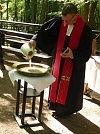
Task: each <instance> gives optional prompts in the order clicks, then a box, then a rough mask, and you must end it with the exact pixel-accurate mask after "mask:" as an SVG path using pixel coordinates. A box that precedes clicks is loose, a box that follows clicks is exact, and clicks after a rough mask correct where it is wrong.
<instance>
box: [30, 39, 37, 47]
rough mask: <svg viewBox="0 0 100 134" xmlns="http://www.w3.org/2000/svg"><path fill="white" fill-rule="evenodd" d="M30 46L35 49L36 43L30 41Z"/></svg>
mask: <svg viewBox="0 0 100 134" xmlns="http://www.w3.org/2000/svg"><path fill="white" fill-rule="evenodd" d="M29 46H30V47H34V48H35V47H36V41H35V40H30V41H29Z"/></svg>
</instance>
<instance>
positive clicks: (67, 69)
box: [50, 16, 84, 105]
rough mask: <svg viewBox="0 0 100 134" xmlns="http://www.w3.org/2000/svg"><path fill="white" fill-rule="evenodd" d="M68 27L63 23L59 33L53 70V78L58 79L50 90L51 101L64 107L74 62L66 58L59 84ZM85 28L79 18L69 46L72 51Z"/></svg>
mask: <svg viewBox="0 0 100 134" xmlns="http://www.w3.org/2000/svg"><path fill="white" fill-rule="evenodd" d="M67 27H68V25H67V24H66V23H65V22H64V21H63V22H62V24H61V28H60V32H59V37H58V44H57V50H56V57H55V63H54V69H53V76H54V77H55V78H56V81H55V82H54V83H53V84H52V85H51V89H50V101H52V102H54V103H55V102H57V103H60V104H63V105H64V104H65V102H66V97H67V93H68V87H69V83H70V78H71V74H72V70H73V62H72V61H71V59H70V58H66V59H65V62H64V67H63V70H62V74H61V78H60V83H58V78H59V69H60V62H61V56H60V53H61V50H62V48H63V46H64V42H65V38H66V31H67ZM83 27H84V20H83V19H82V18H81V17H80V16H78V18H77V21H76V23H75V25H74V28H73V31H72V33H71V37H70V41H69V45H68V47H69V48H70V49H71V50H75V49H77V47H78V44H79V40H80V37H81V33H82V30H83ZM58 85H59V86H58ZM57 88H58V90H57ZM57 91H58V93H57Z"/></svg>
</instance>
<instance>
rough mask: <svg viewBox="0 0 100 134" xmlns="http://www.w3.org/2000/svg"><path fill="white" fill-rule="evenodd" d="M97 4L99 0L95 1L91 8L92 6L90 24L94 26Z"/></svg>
mask: <svg viewBox="0 0 100 134" xmlns="http://www.w3.org/2000/svg"><path fill="white" fill-rule="evenodd" d="M96 6H97V1H95V2H94V1H93V2H92V4H91V8H90V16H89V22H88V24H89V26H90V27H91V28H92V27H93V18H94V12H95V9H96Z"/></svg>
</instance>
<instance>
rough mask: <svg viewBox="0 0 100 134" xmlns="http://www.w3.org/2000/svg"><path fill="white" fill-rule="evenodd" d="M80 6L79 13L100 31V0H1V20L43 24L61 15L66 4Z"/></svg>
mask: <svg viewBox="0 0 100 134" xmlns="http://www.w3.org/2000/svg"><path fill="white" fill-rule="evenodd" d="M67 2H71V3H75V4H77V6H78V11H79V13H80V14H81V16H82V17H83V18H84V19H85V21H86V22H87V23H88V25H89V26H90V27H91V28H92V29H96V30H99V29H100V0H0V3H1V4H2V7H3V9H2V11H1V12H0V19H1V20H10V21H17V22H28V23H38V24H42V23H44V22H45V21H47V20H49V19H51V18H53V17H55V16H58V15H61V11H62V7H63V5H64V4H65V3H67Z"/></svg>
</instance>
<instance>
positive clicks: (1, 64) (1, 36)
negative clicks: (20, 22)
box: [0, 5, 5, 70]
mask: <svg viewBox="0 0 100 134" xmlns="http://www.w3.org/2000/svg"><path fill="white" fill-rule="evenodd" d="M0 10H2V6H1V5H0ZM4 42H5V41H4V34H3V33H1V32H0V69H1V70H4V69H5V66H4V61H3V52H2V47H1V45H4Z"/></svg>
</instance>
